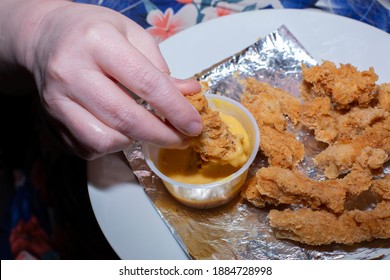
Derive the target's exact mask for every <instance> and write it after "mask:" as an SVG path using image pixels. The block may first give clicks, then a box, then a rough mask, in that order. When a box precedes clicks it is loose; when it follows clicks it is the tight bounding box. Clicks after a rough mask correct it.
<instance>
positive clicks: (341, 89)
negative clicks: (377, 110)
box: [301, 61, 378, 109]
mask: <svg viewBox="0 0 390 280" xmlns="http://www.w3.org/2000/svg"><path fill="white" fill-rule="evenodd" d="M302 77H303V83H302V86H301V94H302V96H303V98H304V99H306V100H310V99H312V98H313V97H318V96H328V97H330V98H331V100H332V102H333V103H334V104H335V106H336V108H338V109H348V108H350V107H351V106H353V105H354V104H355V103H357V104H358V105H359V106H361V107H365V106H368V105H369V104H370V103H371V101H372V100H373V99H374V98H375V95H376V92H377V85H376V81H377V80H378V75H377V74H376V73H375V72H374V68H373V67H370V68H369V70H368V71H358V70H357V68H356V67H355V66H352V65H351V64H340V67H339V68H337V66H336V65H335V64H334V63H333V62H330V61H324V62H323V63H322V64H321V65H319V66H314V67H310V68H307V67H306V66H305V65H303V66H302Z"/></svg>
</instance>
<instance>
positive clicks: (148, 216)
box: [88, 10, 390, 259]
mask: <svg viewBox="0 0 390 280" xmlns="http://www.w3.org/2000/svg"><path fill="white" fill-rule="evenodd" d="M281 25H285V26H286V27H287V28H288V29H289V30H290V31H291V32H292V34H294V35H295V36H296V37H297V39H298V40H299V41H300V42H301V43H302V45H303V46H304V47H305V48H306V50H307V51H308V52H309V53H310V54H311V55H312V56H314V58H315V59H317V61H321V60H331V61H334V62H338V63H351V64H353V65H355V66H357V67H358V68H359V69H361V70H363V69H368V67H370V66H374V69H375V71H376V72H377V74H378V75H379V78H380V79H379V82H390V71H389V70H388V61H390V59H389V58H390V36H389V34H387V33H385V32H383V31H381V30H379V29H376V28H374V27H371V26H369V25H366V24H363V23H361V22H358V21H354V20H351V19H348V18H344V17H340V16H335V15H330V14H327V13H323V12H317V11H305V10H261V11H254V12H246V13H240V14H234V15H231V16H225V17H222V18H218V19H215V20H211V21H208V22H205V23H203V24H199V25H197V26H194V27H192V28H190V29H187V30H185V31H183V32H181V33H179V34H177V35H175V36H173V37H172V38H170V39H168V40H166V41H164V42H163V43H162V44H161V51H162V53H163V55H164V57H165V58H166V60H167V62H168V65H169V66H170V69H171V72H172V75H173V76H176V77H179V78H186V77H190V76H192V75H193V74H195V73H198V72H200V71H201V70H204V69H206V68H208V67H210V66H212V65H213V64H215V63H217V62H219V61H221V60H222V59H224V58H226V57H229V56H231V55H233V54H234V53H236V52H238V51H241V50H242V49H244V48H246V47H247V46H249V45H251V44H252V43H254V42H255V41H257V40H258V39H259V38H260V37H262V36H265V35H267V34H269V33H270V32H272V31H274V30H276V29H277V28H278V27H280V26H281ZM88 172H89V185H88V190H89V195H90V199H91V203H92V207H93V210H94V212H95V215H96V218H97V220H98V222H99V225H100V227H101V228H102V231H103V233H104V234H105V236H106V238H107V239H108V241H109V242H110V244H111V246H112V247H113V249H114V250H115V251H116V252H117V254H118V255H119V257H120V258H122V259H186V258H187V256H186V254H185V253H184V251H183V250H182V249H181V247H180V246H179V244H178V243H177V242H176V240H175V239H174V237H173V235H172V234H171V233H170V231H169V229H168V227H167V226H166V225H165V223H164V222H163V221H162V220H161V218H160V217H159V215H158V214H157V212H156V211H155V209H154V207H153V205H152V204H151V202H150V201H149V199H148V197H147V196H146V194H145V193H144V192H143V189H142V187H141V186H139V185H138V183H137V181H136V179H135V178H134V176H133V174H132V173H131V170H130V168H129V167H128V165H127V164H126V162H125V160H123V158H121V157H119V156H118V155H111V156H106V157H104V158H101V159H99V160H95V161H92V162H90V163H89V168H88Z"/></svg>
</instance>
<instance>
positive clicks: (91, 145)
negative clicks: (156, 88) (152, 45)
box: [46, 71, 185, 159]
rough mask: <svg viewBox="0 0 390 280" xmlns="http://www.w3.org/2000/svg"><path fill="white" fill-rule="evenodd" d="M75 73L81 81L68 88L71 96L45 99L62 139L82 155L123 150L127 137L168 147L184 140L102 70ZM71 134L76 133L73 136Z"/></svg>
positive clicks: (127, 140)
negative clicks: (56, 121) (59, 123)
mask: <svg viewBox="0 0 390 280" xmlns="http://www.w3.org/2000/svg"><path fill="white" fill-rule="evenodd" d="M78 74H79V76H78V77H79V79H80V80H82V81H83V82H82V83H80V84H77V85H76V84H75V85H73V86H71V87H70V88H69V90H70V92H73V94H71V99H66V98H65V99H55V100H47V101H46V102H49V103H50V104H49V106H48V107H49V108H52V109H51V110H52V112H51V114H52V115H53V116H55V117H56V118H57V119H59V120H61V122H62V124H63V125H64V127H63V128H62V129H61V136H62V138H64V139H65V141H66V143H67V144H68V145H69V146H70V147H72V149H73V150H76V151H77V153H78V154H79V155H80V156H82V157H83V158H88V159H91V158H95V157H98V156H99V155H102V154H105V153H112V152H116V151H120V150H123V149H124V148H125V147H127V146H128V145H129V144H130V143H131V139H138V140H141V141H143V142H148V143H151V144H154V145H158V146H162V147H171V148H173V147H175V148H176V147H182V146H183V143H185V142H183V141H184V136H183V135H182V134H180V133H179V132H178V131H177V130H176V129H174V128H173V127H172V126H171V125H170V124H169V123H164V122H163V121H162V120H161V119H160V118H158V117H156V116H155V115H153V114H152V113H151V112H149V111H148V110H146V109H145V108H144V107H143V106H141V105H139V104H137V103H136V102H135V101H134V100H133V99H132V98H131V97H130V96H129V95H128V94H127V93H126V92H124V91H123V90H122V89H121V87H119V86H118V85H117V84H116V83H115V82H113V81H112V80H110V79H107V77H105V76H104V75H103V74H102V73H100V72H90V71H88V72H87V73H80V72H79V73H78ZM80 92H82V93H83V94H79V93H80ZM65 127H66V128H67V129H65ZM72 135H78V137H77V139H76V138H73V137H72ZM77 143H80V145H78V144H77ZM184 145H185V144H184ZM82 147H84V149H82Z"/></svg>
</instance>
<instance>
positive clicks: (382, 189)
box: [371, 174, 390, 200]
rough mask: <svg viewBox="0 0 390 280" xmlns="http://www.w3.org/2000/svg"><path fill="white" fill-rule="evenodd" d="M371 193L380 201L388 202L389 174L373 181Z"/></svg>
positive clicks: (389, 189) (389, 190)
mask: <svg viewBox="0 0 390 280" xmlns="http://www.w3.org/2000/svg"><path fill="white" fill-rule="evenodd" d="M371 191H372V192H374V193H375V194H377V195H378V196H379V197H380V198H382V199H385V200H390V174H386V175H385V176H384V177H383V178H382V179H377V180H374V181H373V182H372V187H371Z"/></svg>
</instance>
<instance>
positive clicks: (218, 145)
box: [186, 92, 240, 164]
mask: <svg viewBox="0 0 390 280" xmlns="http://www.w3.org/2000/svg"><path fill="white" fill-rule="evenodd" d="M186 98H187V99H188V100H189V101H190V102H191V104H192V105H193V106H194V107H195V109H196V110H197V111H198V112H199V114H200V116H201V117H202V121H203V130H202V132H201V133H200V134H199V135H198V136H196V137H192V138H191V139H190V146H191V147H192V148H193V149H194V151H195V152H197V153H199V155H200V157H201V159H202V160H203V161H204V162H217V163H222V164H225V163H229V162H230V161H231V160H232V158H233V157H234V156H235V155H236V153H235V152H236V149H237V147H238V145H239V141H240V140H239V139H238V138H237V137H236V136H234V135H233V134H232V133H231V132H230V131H229V129H228V126H227V124H226V123H225V122H223V121H222V119H221V117H220V115H219V112H218V111H214V110H212V109H211V108H210V107H209V104H208V101H207V99H206V97H205V96H204V95H203V93H201V92H200V93H196V94H192V95H186Z"/></svg>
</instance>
